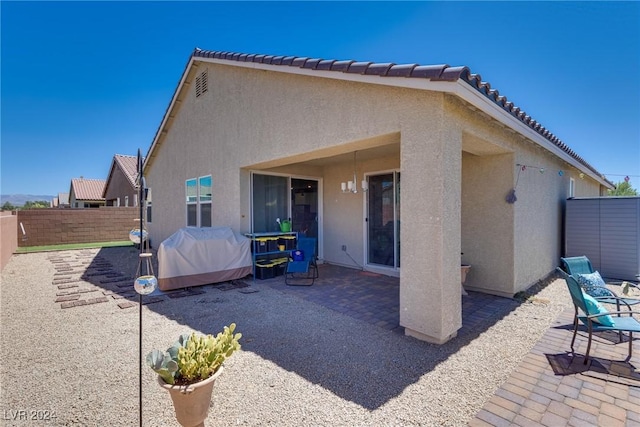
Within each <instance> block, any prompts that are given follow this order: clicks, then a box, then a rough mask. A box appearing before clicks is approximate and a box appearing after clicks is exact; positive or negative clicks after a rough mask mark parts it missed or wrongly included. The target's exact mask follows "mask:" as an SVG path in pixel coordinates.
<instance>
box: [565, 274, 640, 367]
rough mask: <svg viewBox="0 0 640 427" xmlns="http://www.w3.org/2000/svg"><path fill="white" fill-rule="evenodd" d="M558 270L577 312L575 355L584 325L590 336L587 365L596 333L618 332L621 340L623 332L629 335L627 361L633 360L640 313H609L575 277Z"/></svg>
mask: <svg viewBox="0 0 640 427" xmlns="http://www.w3.org/2000/svg"><path fill="white" fill-rule="evenodd" d="M556 270H557V271H558V272H559V273H560V275H561V276H562V277H563V278H564V280H565V282H566V283H567V287H568V288H569V293H570V294H571V300H572V302H573V307H574V310H575V313H574V317H573V338H572V339H571V352H572V353H573V355H574V356H575V354H576V353H575V350H574V347H573V346H574V343H575V341H576V335H577V333H578V325H579V324H580V323H582V324H583V325H585V326H586V327H587V332H588V334H589V340H588V343H587V351H586V354H585V359H584V364H585V365H586V364H587V362H588V361H589V352H590V351H591V341H592V338H593V333H594V332H604V331H612V332H618V334H619V335H620V338H622V333H623V332H626V333H628V334H629V354H628V356H627V360H629V359H631V355H632V353H633V333H634V332H640V322H638V320H637V319H636V318H635V317H633V316H634V315H639V314H640V313H639V312H635V311H631V310H623V311H611V312H610V311H607V310H606V309H605V308H604V307H603V306H602V305H601V304H599V303H598V301H597V300H596V299H595V298H593V297H591V296H590V295H588V294H586V293H584V292H583V291H582V288H581V287H580V285H579V284H578V282H577V281H576V279H575V278H574V277H573V276H571V275H569V274H567V273H566V272H565V271H563V270H562V269H560V268H557V269H556ZM600 322H602V323H600ZM621 341H622V339H621Z"/></svg>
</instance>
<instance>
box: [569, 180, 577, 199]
mask: <svg viewBox="0 0 640 427" xmlns="http://www.w3.org/2000/svg"><path fill="white" fill-rule="evenodd" d="M575 194H576V180H575V179H573V178H569V197H575Z"/></svg>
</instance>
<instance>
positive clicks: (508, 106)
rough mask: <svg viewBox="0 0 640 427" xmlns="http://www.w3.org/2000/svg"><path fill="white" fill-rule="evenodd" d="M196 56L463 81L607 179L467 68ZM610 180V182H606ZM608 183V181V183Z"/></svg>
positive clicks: (204, 52)
mask: <svg viewBox="0 0 640 427" xmlns="http://www.w3.org/2000/svg"><path fill="white" fill-rule="evenodd" d="M192 57H195V58H198V57H199V58H215V59H222V60H228V61H237V62H254V63H262V64H269V65H279V66H288V67H299V68H304V69H308V70H323V71H335V72H341V73H351V74H363V75H375V76H381V77H407V78H417V79H428V80H430V81H447V82H454V81H457V80H462V81H464V82H466V83H467V84H469V85H470V86H471V87H472V88H474V89H475V90H477V91H478V92H479V93H481V94H482V95H484V96H485V97H487V98H488V99H489V100H490V101H492V102H493V103H495V104H496V105H498V106H499V107H500V108H502V109H503V110H505V111H506V112H508V113H509V114H511V115H512V116H514V117H515V118H516V119H518V120H520V121H521V122H522V123H524V124H525V125H526V126H528V127H530V128H531V129H533V130H534V131H535V132H537V133H539V134H540V135H542V136H543V137H544V138H546V139H547V140H549V141H550V142H552V143H553V144H554V145H556V146H557V147H559V148H560V149H561V150H562V151H564V152H565V153H567V154H568V155H569V156H571V157H573V158H574V159H575V160H577V161H578V162H579V163H581V164H582V165H583V166H585V167H586V168H588V169H589V170H591V171H592V172H594V173H595V174H596V175H598V176H600V177H601V178H602V179H605V178H604V176H602V174H600V172H598V171H597V170H596V169H595V168H594V167H593V166H591V165H590V164H589V163H588V162H587V161H586V160H584V159H583V158H582V157H581V156H579V155H578V154H577V153H576V152H575V151H573V150H572V149H571V148H569V147H568V146H567V145H566V144H565V143H563V142H562V141H561V140H560V139H559V138H558V137H557V136H555V135H554V134H552V133H551V132H550V131H549V130H548V129H546V128H545V127H544V126H542V125H541V124H540V123H538V122H537V121H536V120H533V119H532V118H531V117H530V116H529V115H528V114H527V113H525V112H524V111H523V110H521V109H520V107H517V106H515V105H514V103H513V102H511V101H509V100H508V99H507V97H506V96H503V95H500V93H499V92H498V91H497V90H496V89H492V88H491V85H490V84H489V83H487V82H484V81H482V78H481V77H480V75H479V74H473V73H471V71H470V70H469V68H468V67H466V66H460V67H450V66H449V65H446V64H442V65H419V64H395V63H392V62H384V63H375V62H360V61H354V60H340V61H338V60H335V59H320V58H307V57H299V56H284V55H259V54H246V53H236V52H222V51H210V50H203V49H199V48H196V49H195V50H194V51H193V53H192ZM605 180H606V179H605ZM607 182H608V181H607Z"/></svg>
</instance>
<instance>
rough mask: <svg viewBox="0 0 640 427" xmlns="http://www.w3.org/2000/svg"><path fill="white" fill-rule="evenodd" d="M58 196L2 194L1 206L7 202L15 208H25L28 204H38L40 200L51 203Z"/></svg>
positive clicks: (0, 196)
mask: <svg viewBox="0 0 640 427" xmlns="http://www.w3.org/2000/svg"><path fill="white" fill-rule="evenodd" d="M54 197H57V196H36V195H33V194H0V205H4V204H5V203H6V202H9V203H11V204H12V205H14V206H24V204H25V203H26V202H37V201H39V200H46V201H47V202H50V201H51V200H53V198H54Z"/></svg>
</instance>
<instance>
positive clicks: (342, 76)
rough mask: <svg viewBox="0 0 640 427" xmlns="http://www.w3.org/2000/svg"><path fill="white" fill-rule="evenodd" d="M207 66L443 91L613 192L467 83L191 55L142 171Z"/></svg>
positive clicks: (557, 148)
mask: <svg viewBox="0 0 640 427" xmlns="http://www.w3.org/2000/svg"><path fill="white" fill-rule="evenodd" d="M197 62H201V63H210V64H219V65H226V66H232V67H240V68H249V69H254V70H265V71H274V72H279V73H287V74H296V75H302V76H309V77H316V78H318V77H320V78H328V79H334V80H342V81H351V82H359V83H367V84H376V85H383V86H394V87H401V88H408V89H416V90H427V91H433V92H443V93H450V94H453V95H456V96H458V97H459V98H460V99H462V100H464V101H466V102H468V103H469V104H471V105H473V106H474V107H476V108H478V109H479V110H481V111H482V112H484V113H485V114H487V115H489V116H490V117H492V118H494V119H495V120H497V121H498V122H500V123H502V124H503V125H505V126H507V127H509V128H510V129H513V130H514V131H515V132H517V133H519V134H521V135H522V136H524V137H525V138H527V139H530V140H531V141H533V142H534V143H536V144H538V145H539V146H540V147H542V148H544V149H545V150H547V151H549V152H550V153H551V154H553V155H555V156H556V157H558V158H559V159H561V160H563V161H564V162H566V163H568V164H569V165H571V166H573V167H575V168H576V169H578V170H579V171H581V172H583V173H585V174H586V175H587V176H589V177H591V178H593V179H594V180H596V181H597V182H598V183H600V184H601V185H604V186H605V187H607V188H610V189H612V188H613V187H612V186H611V184H609V183H608V182H607V181H606V180H605V179H604V178H603V177H602V176H599V175H597V174H596V173H594V172H593V171H592V170H591V169H589V168H588V167H586V166H585V165H583V164H582V163H580V162H579V161H578V160H577V159H575V158H574V157H572V156H571V155H570V154H568V153H567V152H565V151H564V150H562V149H561V148H560V147H558V146H557V145H555V144H554V143H553V142H551V141H549V140H548V139H547V138H545V137H543V136H542V135H540V134H539V133H538V132H536V131H535V130H533V129H532V128H530V127H529V126H527V125H526V124H525V123H523V122H522V121H521V120H519V119H518V118H516V117H514V116H513V115H512V114H510V113H509V112H507V111H506V110H504V109H503V108H501V107H500V106H498V105H497V104H496V103H494V102H493V101H491V100H490V99H488V98H487V97H486V96H485V95H483V94H482V93H481V92H479V91H478V90H477V89H475V88H474V87H472V86H471V85H469V84H468V83H467V82H465V81H463V80H461V79H457V80H456V81H445V80H436V81H431V80H429V79H419V78H410V77H389V76H384V77H383V76H378V75H366V74H356V73H346V72H338V71H330V70H314V69H309V68H300V67H293V66H283V65H276V64H264V63H259V62H249V61H248V62H242V61H234V60H229V59H218V58H205V57H197V58H196V57H194V56H193V55H192V56H191V58H190V59H189V62H188V63H187V66H186V68H185V70H184V72H183V73H182V77H181V78H180V82H179V84H178V87H177V89H176V91H175V93H174V95H173V97H172V99H171V103H170V104H169V108H167V111H166V112H165V115H164V117H163V119H162V123H161V124H160V127H159V128H158V131H157V132H156V135H155V137H154V139H153V143H152V144H151V147H150V148H149V151H148V152H147V156H146V157H145V161H144V168H146V167H147V163H148V162H149V161H150V160H151V159H152V158H153V156H154V154H153V153H154V151H155V149H156V146H157V145H158V143H159V139H160V137H161V135H163V134H164V133H166V131H165V126H166V125H167V122H168V120H169V119H170V118H171V113H172V111H173V109H174V107H175V106H176V104H177V103H178V102H180V100H179V99H178V98H179V97H180V94H181V92H182V88H183V86H184V84H185V82H186V78H187V76H188V75H189V71H190V70H191V68H192V67H194V66H195V67H197V64H195V65H194V63H197Z"/></svg>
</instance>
